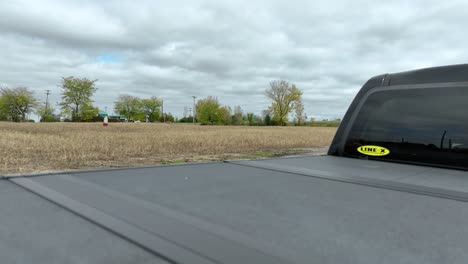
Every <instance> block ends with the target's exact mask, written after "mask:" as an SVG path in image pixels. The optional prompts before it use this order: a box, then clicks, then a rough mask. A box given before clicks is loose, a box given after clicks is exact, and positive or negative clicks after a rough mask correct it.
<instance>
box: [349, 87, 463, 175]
mask: <svg viewBox="0 0 468 264" xmlns="http://www.w3.org/2000/svg"><path fill="white" fill-rule="evenodd" d="M368 145H371V146H379V147H384V148H386V149H388V150H389V154H387V155H385V156H372V155H371V154H372V153H371V154H369V153H364V154H363V153H361V152H360V151H358V149H359V148H360V147H361V146H368ZM360 150H363V149H362V148H361V149H360ZM365 150H366V149H364V151H365ZM369 150H370V151H375V149H372V147H371V148H370V149H369ZM344 151H345V154H346V155H350V156H354V157H358V156H365V157H368V158H371V159H387V160H397V161H409V162H418V163H428V164H434V165H442V166H452V167H461V168H465V169H468V88H467V87H464V88H426V89H409V90H391V91H379V92H375V93H373V94H371V95H370V96H369V97H368V99H367V100H366V101H365V102H364V105H363V107H362V108H361V109H360V111H359V113H358V116H357V118H356V120H355V122H354V124H353V126H352V128H351V131H350V134H349V136H348V139H347V141H346V145H345V149H344Z"/></svg>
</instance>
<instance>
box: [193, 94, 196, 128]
mask: <svg viewBox="0 0 468 264" xmlns="http://www.w3.org/2000/svg"><path fill="white" fill-rule="evenodd" d="M192 98H193V115H192V121H193V123H194V124H195V99H196V98H197V97H196V96H195V95H193V96H192Z"/></svg>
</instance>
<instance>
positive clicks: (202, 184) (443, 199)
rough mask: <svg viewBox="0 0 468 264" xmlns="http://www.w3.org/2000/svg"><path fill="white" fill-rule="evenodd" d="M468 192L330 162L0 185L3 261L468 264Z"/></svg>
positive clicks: (382, 168)
mask: <svg viewBox="0 0 468 264" xmlns="http://www.w3.org/2000/svg"><path fill="white" fill-rule="evenodd" d="M442 175H443V176H442ZM447 175H448V176H447ZM442 177H443V178H442ZM467 186H468V178H467V177H466V172H463V171H457V170H449V169H439V168H431V167H423V166H415V165H405V164H397V163H389V162H380V161H370V160H359V159H350V158H342V157H334V156H320V157H296V158H279V159H266V160H260V161H232V162H219V163H207V164H191V165H177V166H165V167H149V168H134V169H118V170H101V171H89V172H78V173H67V174H56V175H42V176H35V177H13V178H9V179H4V180H2V181H0V198H1V199H2V201H3V202H2V203H0V210H1V211H2V216H1V217H0V219H1V221H2V225H1V228H0V237H2V239H1V240H0V255H1V256H6V260H8V261H6V262H11V263H15V262H17V263H82V262H88V263H165V262H166V261H167V262H169V263H392V264H393V263H466V259H468V228H467V227H466V219H468V206H467V204H466V200H465V198H467V197H468V193H465V192H464V190H467ZM32 193H35V194H37V195H39V196H40V197H37V196H35V195H33V194H32ZM2 196H3V197H2ZM12 196H14V197H12ZM57 205H59V206H57ZM65 209H66V210H65ZM70 212H73V213H74V214H75V215H74V214H71V213H70ZM76 215H78V216H80V217H76ZM84 219H86V220H84ZM2 258H3V259H5V258H4V257H2ZM15 260H16V261H15ZM18 260H19V261H18ZM158 261H159V262H158Z"/></svg>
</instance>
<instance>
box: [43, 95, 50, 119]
mask: <svg viewBox="0 0 468 264" xmlns="http://www.w3.org/2000/svg"><path fill="white" fill-rule="evenodd" d="M49 94H50V90H46V103H45V113H44V115H45V116H46V117H47V116H48V115H49V109H48V108H49Z"/></svg>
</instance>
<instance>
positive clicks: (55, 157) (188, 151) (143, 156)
mask: <svg viewBox="0 0 468 264" xmlns="http://www.w3.org/2000/svg"><path fill="white" fill-rule="evenodd" d="M335 130H336V128H329V127H230V126H194V125H179V124H177V125H170V124H145V123H141V124H115V123H111V124H110V126H109V127H103V126H102V125H101V124H99V123H20V124H16V123H3V122H0V174H13V173H31V172H39V171H53V170H69V169H80V168H97V167H122V166H138V165H153V164H165V163H182V162H190V161H208V160H220V159H236V158H255V157H271V156H278V155H285V154H297V153H304V152H307V151H311V149H313V148H318V147H326V146H328V145H329V144H330V142H331V139H332V137H333V135H334V133H335Z"/></svg>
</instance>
